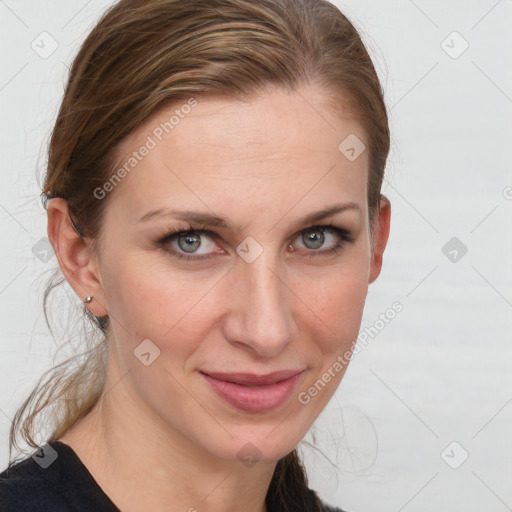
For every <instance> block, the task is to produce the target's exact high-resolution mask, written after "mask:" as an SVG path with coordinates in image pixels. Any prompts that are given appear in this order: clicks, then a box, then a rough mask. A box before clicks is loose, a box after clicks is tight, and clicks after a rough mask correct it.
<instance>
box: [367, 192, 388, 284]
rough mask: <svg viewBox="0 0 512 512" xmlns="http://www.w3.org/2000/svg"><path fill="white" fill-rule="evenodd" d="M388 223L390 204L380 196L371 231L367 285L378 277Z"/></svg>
mask: <svg viewBox="0 0 512 512" xmlns="http://www.w3.org/2000/svg"><path fill="white" fill-rule="evenodd" d="M390 221H391V203H390V202H389V199H388V198H387V197H386V196H384V195H381V199H380V206H379V214H378V216H377V218H376V219H375V222H374V226H373V229H372V237H373V253H372V259H371V262H370V269H369V275H368V282H369V283H373V281H375V279H377V277H379V274H380V270H381V268H382V256H383V254H384V249H385V248H386V244H387V242H388V237H389V229H390Z"/></svg>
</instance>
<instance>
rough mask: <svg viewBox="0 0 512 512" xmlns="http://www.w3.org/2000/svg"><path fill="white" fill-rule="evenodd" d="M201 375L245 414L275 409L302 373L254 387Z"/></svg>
mask: <svg viewBox="0 0 512 512" xmlns="http://www.w3.org/2000/svg"><path fill="white" fill-rule="evenodd" d="M201 375H202V376H203V377H204V378H205V379H206V380H207V381H208V382H209V383H210V384H211V385H212V386H213V389H215V391H216V392H217V393H218V394H219V395H220V396H221V397H222V398H224V400H226V402H228V403H230V404H231V405H234V406H235V407H237V408H238V409H241V410H242V411H246V412H263V411H269V410H271V409H275V408H276V407H279V406H280V405H282V404H283V403H284V402H286V400H288V398H289V397H290V395H291V394H292V392H293V390H294V389H295V387H296V386H297V382H298V381H299V379H300V376H301V375H302V372H301V373H298V374H297V375H294V376H293V377H290V378H289V379H286V380H282V381H281V382H276V383H275V384H269V385H267V386H254V387H251V386H242V385H240V384H235V383H233V382H226V381H224V380H218V379H214V378H213V377H210V376H209V375H206V374H204V373H201Z"/></svg>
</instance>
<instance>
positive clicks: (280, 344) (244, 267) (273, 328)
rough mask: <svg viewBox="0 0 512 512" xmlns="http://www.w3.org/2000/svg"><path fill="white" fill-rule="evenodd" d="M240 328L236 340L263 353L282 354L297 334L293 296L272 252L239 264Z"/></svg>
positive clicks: (240, 261) (237, 291)
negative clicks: (291, 306) (293, 312)
mask: <svg viewBox="0 0 512 512" xmlns="http://www.w3.org/2000/svg"><path fill="white" fill-rule="evenodd" d="M235 281H236V285H235V288H236V295H237V296H236V298H235V311H236V312H237V315H236V317H237V319H238V327H237V329H236V331H235V332H236V337H234V338H233V337H232V339H233V340H234V341H237V342H241V343H244V344H246V345H248V346H251V347H252V348H253V349H254V350H256V351H257V352H259V353H260V354H262V355H267V356H269V355H275V354H277V353H279V352H280V351H281V350H282V349H283V348H284V347H285V346H286V345H287V344H288V343H289V342H290V341H291V339H292V338H293V336H294V335H295V330H294V323H293V318H292V314H291V311H290V310H289V304H290V302H289V297H288V296H287V295H288V293H289V292H287V289H286V286H285V284H284V283H283V282H282V280H281V278H280V276H279V268H278V265H276V264H275V260H274V259H273V257H272V256H271V255H270V253H268V252H265V251H264V252H263V253H262V254H260V256H258V257H257V258H256V259H255V260H254V261H252V262H251V263H248V262H247V261H245V260H244V259H243V258H240V259H239V261H237V265H236V267H235Z"/></svg>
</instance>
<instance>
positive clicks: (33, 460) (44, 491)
mask: <svg viewBox="0 0 512 512" xmlns="http://www.w3.org/2000/svg"><path fill="white" fill-rule="evenodd" d="M50 453H51V452H49V450H45V449H44V448H43V449H40V450H39V451H37V450H36V451H35V452H34V454H33V455H32V456H28V457H26V458H25V459H23V460H21V461H17V462H16V463H14V464H13V465H12V466H10V467H8V468H6V469H5V470H4V471H3V472H2V473H0V509H1V510H2V512H14V511H19V512H25V511H29V510H30V511H34V512H43V511H50V510H59V511H60V510H62V511H64V510H69V509H66V508H63V506H64V505H65V504H66V503H65V502H63V500H62V498H61V497H60V495H59V491H58V489H59V481H60V469H59V467H58V466H59V464H58V463H56V462H53V463H52V464H50V465H49V466H48V467H46V468H44V467H43V466H44V465H45V461H44V458H45V457H50ZM52 456H53V454H52ZM47 460H48V458H47ZM40 461H43V466H42V465H41V463H40Z"/></svg>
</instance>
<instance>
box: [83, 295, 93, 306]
mask: <svg viewBox="0 0 512 512" xmlns="http://www.w3.org/2000/svg"><path fill="white" fill-rule="evenodd" d="M91 300H92V296H91V295H88V296H87V297H86V298H85V299H84V304H89V302H91Z"/></svg>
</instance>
